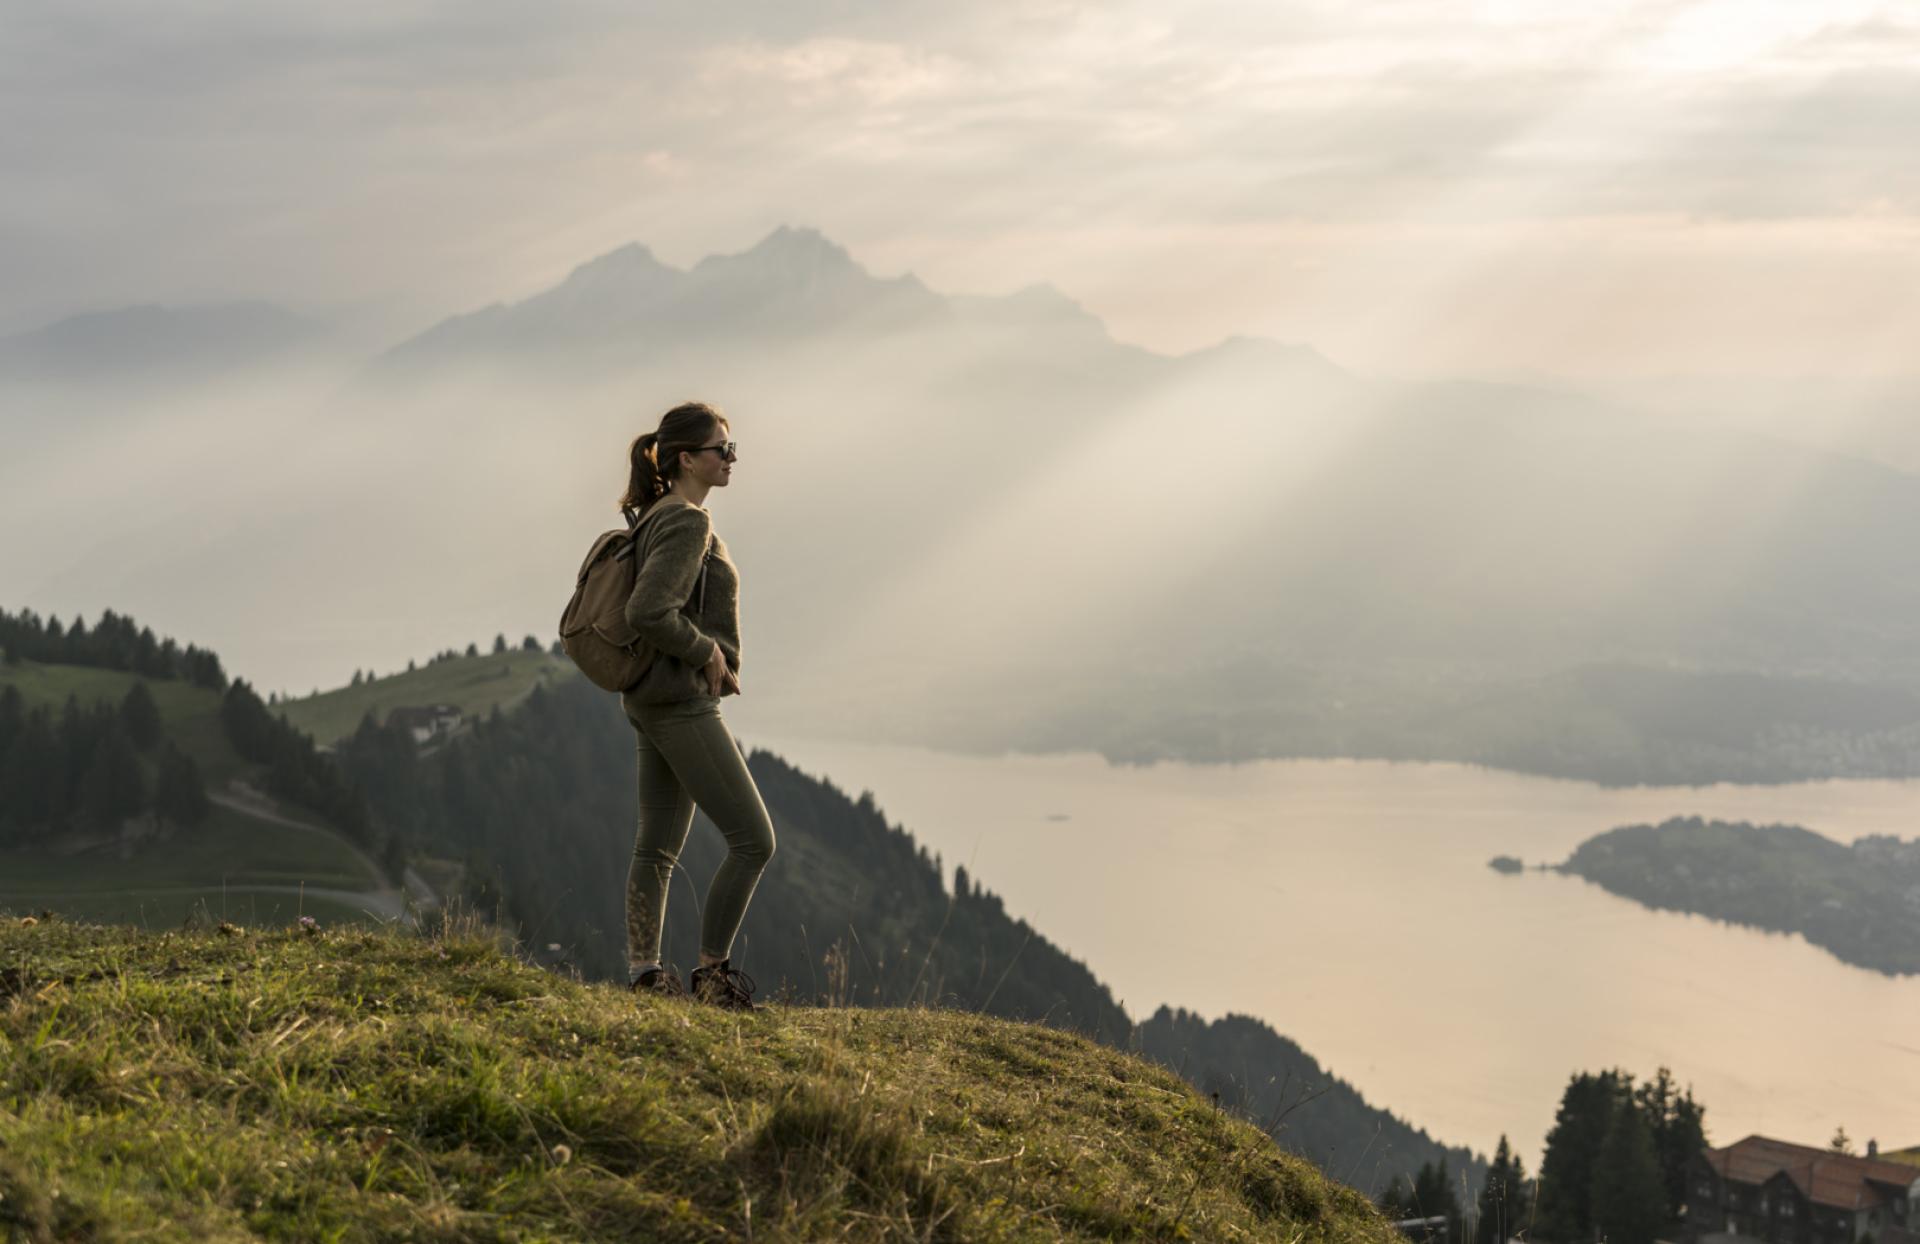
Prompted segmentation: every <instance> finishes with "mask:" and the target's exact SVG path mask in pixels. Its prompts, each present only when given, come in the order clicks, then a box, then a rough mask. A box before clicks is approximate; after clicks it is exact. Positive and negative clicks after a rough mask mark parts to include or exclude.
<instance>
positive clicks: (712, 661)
mask: <svg viewBox="0 0 1920 1244" xmlns="http://www.w3.org/2000/svg"><path fill="white" fill-rule="evenodd" d="M700 672H701V673H703V674H705V675H706V676H707V687H708V692H707V694H709V695H738V694H740V680H739V679H738V678H736V677H734V674H733V671H732V670H731V669H728V668H727V654H726V653H724V652H722V651H721V650H720V645H719V644H715V645H714V646H713V655H712V656H710V657H708V658H707V663H706V665H705V666H704V667H702V669H701V671H700Z"/></svg>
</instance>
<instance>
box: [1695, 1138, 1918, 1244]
mask: <svg viewBox="0 0 1920 1244" xmlns="http://www.w3.org/2000/svg"><path fill="white" fill-rule="evenodd" d="M1874 1148H1875V1147H1874V1146H1873V1145H1871V1144H1869V1146H1868V1155H1867V1156H1866V1157H1860V1156H1857V1155H1855V1154H1850V1153H1835V1152H1834V1151H1833V1150H1832V1149H1818V1148H1815V1147H1813V1146H1811V1145H1796V1144H1793V1143H1791V1142H1789V1141H1784V1140H1772V1139H1770V1138H1768V1137H1765V1136H1749V1137H1747V1138H1746V1139H1745V1140H1740V1141H1735V1142H1734V1143H1733V1144H1731V1145H1727V1146H1726V1147H1724V1148H1721V1149H1707V1150H1704V1151H1702V1152H1701V1153H1700V1154H1699V1155H1697V1156H1696V1157H1695V1158H1694V1160H1693V1166H1692V1169H1691V1170H1690V1171H1689V1173H1688V1177H1687V1224H1688V1232H1687V1234H1688V1236H1689V1238H1690V1239H1691V1240H1692V1241H1694V1244H1721V1242H1722V1241H1737V1240H1766V1241H1770V1242H1771V1244H1856V1242H1857V1241H1859V1240H1861V1239H1862V1238H1864V1237H1867V1236H1871V1237H1872V1239H1873V1241H1874V1244H1920V1233H1917V1232H1916V1231H1915V1227H1916V1226H1920V1166H1912V1165H1909V1164H1907V1163H1904V1162H1898V1161H1890V1160H1888V1159H1887V1158H1884V1157H1881V1156H1880V1155H1879V1154H1878V1153H1877V1152H1875V1151H1874Z"/></svg>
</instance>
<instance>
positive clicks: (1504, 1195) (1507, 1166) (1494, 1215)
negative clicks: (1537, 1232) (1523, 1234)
mask: <svg viewBox="0 0 1920 1244" xmlns="http://www.w3.org/2000/svg"><path fill="white" fill-rule="evenodd" d="M1477 1208H1478V1210H1479V1214H1478V1216H1477V1218H1476V1220H1475V1223H1474V1233H1473V1238H1474V1241H1475V1244H1506V1241H1508V1240H1510V1239H1512V1238H1513V1236H1514V1233H1515V1232H1517V1231H1518V1230H1520V1229H1521V1228H1522V1227H1524V1226H1525V1225H1526V1222H1527V1172H1526V1167H1525V1165H1524V1164H1523V1163H1522V1162H1521V1160H1520V1155H1519V1154H1517V1153H1514V1152H1513V1151H1512V1150H1511V1149H1509V1148H1508V1146H1507V1138H1506V1136H1505V1135H1504V1134H1502V1135H1501V1137H1500V1147H1499V1148H1498V1149H1497V1150H1495V1151H1494V1155H1493V1165H1492V1166H1490V1167H1488V1168H1487V1181H1486V1183H1485V1184H1483V1185H1481V1188H1480V1197H1479V1200H1478V1202H1477Z"/></svg>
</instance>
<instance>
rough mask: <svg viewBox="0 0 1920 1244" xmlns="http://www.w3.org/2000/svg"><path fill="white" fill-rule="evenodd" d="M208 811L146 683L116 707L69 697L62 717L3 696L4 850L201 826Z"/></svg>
mask: <svg viewBox="0 0 1920 1244" xmlns="http://www.w3.org/2000/svg"><path fill="white" fill-rule="evenodd" d="M209 810H210V805H209V803H208V800H207V791H206V785H205V783H204V782H203V781H202V780H201V777H200V769H199V766H198V765H196V764H195V763H194V761H193V758H192V757H191V756H188V755H187V754H186V753H185V752H182V751H181V750H180V749H179V748H177V747H175V746H174V745H173V742H172V740H170V739H167V738H166V737H165V734H164V730H163V727H162V723H161V720H160V709H159V706H158V705H157V704H156V703H155V702H154V699H153V693H152V692H151V691H149V690H148V689H147V684H146V683H145V682H136V683H134V684H133V686H132V687H131V688H129V689H128V691H127V694H126V695H125V697H123V698H122V699H121V700H120V702H119V703H118V704H117V705H116V704H114V703H113V702H111V701H105V700H103V701H99V702H97V703H94V704H91V705H86V706H82V705H81V703H80V701H79V699H78V698H77V697H75V696H72V695H69V696H68V697H67V701H66V704H65V705H64V706H62V708H61V709H60V711H59V712H58V713H55V712H54V711H53V709H52V708H51V706H49V705H44V704H42V705H39V706H37V707H35V708H32V709H28V708H27V707H26V706H25V703H24V700H23V697H22V696H21V695H20V692H19V689H18V688H16V687H12V686H8V687H3V688H0V846H26V845H31V844H34V843H38V842H43V841H47V840H50V839H52V838H55V837H59V836H61V835H64V834H68V833H72V832H76V831H86V830H92V831H96V832H102V831H110V830H116V829H118V828H119V827H120V826H121V825H122V824H123V823H124V822H125V821H127V820H128V819H130V818H133V817H137V816H140V815H142V814H148V813H150V814H152V815H153V816H154V817H155V818H157V820H158V821H159V822H161V823H162V824H166V825H174V826H181V825H197V824H199V823H200V822H201V821H203V820H205V819H206V816H207V813H208V811H209Z"/></svg>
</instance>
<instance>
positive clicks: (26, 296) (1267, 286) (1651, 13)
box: [0, 0, 1920, 374]
mask: <svg viewBox="0 0 1920 1244" xmlns="http://www.w3.org/2000/svg"><path fill="white" fill-rule="evenodd" d="M0 23H4V26H5V35H4V38H3V39H0V108H4V110H5V112H6V114H7V116H8V117H9V119H10V124H9V125H8V126H6V127H5V128H4V130H0V167H5V168H6V169H7V170H8V182H9V187H10V189H9V193H8V195H7V196H6V199H5V201H4V202H0V270H4V271H5V272H6V273H7V274H8V279H7V280H6V282H4V286H0V331H12V330H20V329H24V328H28V327H32V326H34V325H36V324H38V323H42V322H45V321H46V320H48V319H51V318H54V317H56V316H58V315H62V314H67V313H70V312H72V311H76V310H81V309H86V308H91V307H98V306H110V305H119V304H125V303H130V302H144V301H164V302H193V301H206V300H214V299H221V298H231V297H265V298H269V299H274V300H277V301H281V302H285V303H288V304H290V305H293V306H295V307H296V308H298V309H301V310H308V311H319V312H322V313H326V314H334V315H339V316H343V317H344V316H359V317H361V318H362V319H363V320H365V321H368V322H377V323H379V324H381V325H382V326H383V328H385V327H388V326H390V327H392V328H394V329H402V328H411V327H418V326H420V325H422V324H424V323H426V322H429V321H431V320H433V319H436V318H438V317H439V316H441V315H443V314H445V313H447V312H450V311H453V310H458V309H462V308H465V307H468V306H472V305H476V304H482V303H486V302H491V301H494V300H496V299H499V298H503V297H514V296H519V295H521V294H524V293H526V292H528V291H529V290H531V289H534V288H538V287H540V286H542V285H545V284H547V283H549V282H550V281H551V280H552V279H553V278H554V277H555V276H556V275H558V274H559V273H562V272H564V271H566V270H567V269H568V268H570V267H571V266H573V265H574V264H576V263H578V262H580V261H581V260H583V259H585V258H588V257H590V256H592V255H594V254H598V253H601V252H603V251H605V250H608V249H611V248H612V247H614V246H617V245H619V244H621V243H623V242H626V241H630V240H634V239H639V240H642V241H645V242H647V243H648V244H649V245H650V246H652V247H653V248H654V249H655V250H656V251H658V252H659V253H660V254H662V255H663V256H664V257H666V258H668V259H670V260H673V261H675V262H682V263H684V262H689V261H691V260H693V259H696V258H698V257H699V256H700V255H702V254H705V253H708V252H712V251H727V250H738V249H741V248H742V247H744V246H746V245H748V244H750V243H751V242H752V241H754V240H755V239H757V238H758V237H759V236H761V235H762V234H764V233H765V232H766V231H767V230H768V229H770V228H771V227H773V226H774V225H776V224H778V223H781V222H783V221H794V222H803V223H808V224H813V225H817V226H819V227H821V228H822V229H824V230H825V231H826V232H827V233H828V234H829V235H831V236H833V237H834V238H836V239H837V240H839V241H841V242H843V243H845V244H847V245H848V246H849V247H850V248H851V249H852V250H853V251H854V253H855V254H856V255H858V256H860V257H861V258H862V259H863V260H865V261H866V262H868V263H869V264H870V266H873V267H875V268H876V269H877V270H880V271H883V272H897V271H903V270H913V271H915V272H917V273H919V274H920V275H921V276H923V277H925V278H926V279H928V280H929V281H930V282H931V283H933V284H935V285H937V286H939V287H941V288H945V289H950V290H967V291H979V292H999V291H1005V290H1008V289H1012V288H1015V287H1018V286H1020V285H1024V284H1027V283H1029V282H1032V281H1037V280H1050V281H1052V282H1054V283H1055V284H1057V285H1059V286H1061V287H1062V288H1064V289H1067V290H1068V291H1069V292H1070V293H1073V294H1074V295H1076V296H1077V297H1080V298H1082V299H1083V300H1084V301H1086V302H1087V303H1088V305H1089V306H1090V307H1091V309H1093V310H1094V311H1096V312H1098V313H1100V314H1102V315H1104V316H1105V317H1106V318H1107V319H1108V320H1109V322H1110V323H1112V324H1113V326H1114V328H1115V330H1116V332H1117V333H1119V334H1120V335H1121V336H1123V337H1125V338H1128V339H1130V340H1137V341H1140V342H1142V343H1144V344H1148V345H1150V346H1154V347H1156V348H1161V349H1170V350H1172V349H1186V348H1192V347H1194V346H1197V345H1201V344H1205V343H1206V342H1209V341H1211V340H1214V339H1217V338H1218V337H1220V336H1223V335H1225V334H1228V333H1232V332H1260V333H1266V334H1270V335H1274V336H1279V337H1282V338H1286V339H1292V340H1307V341H1312V342H1314V343H1315V344H1317V345H1319V346H1321V347H1322V348H1323V349H1326V350H1327V351H1328V352H1329V353H1331V354H1332V355H1333V356H1335V357H1336V358H1341V359H1343V361H1350V362H1353V363H1355V364H1357V365H1361V366H1365V367H1371V368H1375V369H1385V370H1393V369H1396V368H1398V369H1404V370H1410V371H1421V370H1449V369H1461V370H1482V371H1485V370H1500V369H1509V370H1524V369H1544V370H1556V371H1563V372H1571V373H1581V372H1587V373H1595V374H1609V373H1633V372H1643V373H1644V372H1658V371H1666V370H1701V371H1741V370H1743V369H1747V368H1758V369H1762V370H1766V369H1773V368H1781V367H1785V368H1787V369H1789V370H1800V371H1807V370H1814V371H1818V370H1833V371H1865V372H1873V371H1885V370H1891V369H1896V368H1897V367H1898V366H1899V365H1900V364H1899V359H1898V355H1897V353H1896V352H1895V351H1896V346H1895V345H1894V344H1893V342H1892V340H1891V338H1894V337H1898V336H1900V335H1902V334H1900V333H1898V332H1892V333H1887V334H1886V335H1887V336H1888V338H1889V341H1888V342H1887V343H1885V345H1884V346H1883V345H1881V344H1876V342H1877V341H1878V330H1879V329H1881V328H1884V327H1885V326H1886V325H1888V324H1889V322H1891V323H1892V324H1894V325H1901V324H1904V325H1908V326H1911V325H1912V324H1913V322H1914V320H1915V318H1916V311H1917V310H1920V308H1916V306H1915V302H1914V297H1913V295H1910V294H1908V293H1907V292H1906V291H1908V290H1912V289H1915V288H1920V281H1916V280H1915V278H1916V277H1920V247H1916V245H1915V242H1916V240H1917V239H1920V159H1916V158H1915V156H1914V155H1913V154H1912V143H1911V134H1910V127H1908V126H1906V125H1905V124H1904V122H1906V120H1907V119H1909V118H1911V117H1913V116H1915V115H1920V70H1916V68H1915V66H1916V65H1917V64H1920V55H1917V54H1920V19H1916V18H1915V16H1914V15H1913V13H1912V11H1911V10H1910V9H1908V8H1906V7H1905V6H1897V5H1892V4H1869V3H1857V2H1853V0H1841V2H1839V3H1835V4H1829V5H1822V6H1818V11H1817V12H1816V11H1814V10H1812V9H1809V8H1808V7H1807V6H1804V5H1797V4H1787V3H1769V2H1760V0H1744V2H1742V3H1738V4H1735V3H1731V2H1730V0H1707V2H1705V3H1676V2H1673V0H1658V2H1647V3H1628V4H1618V5H1609V6H1601V7H1600V8H1598V9H1596V8H1592V7H1589V6H1566V7H1565V8H1564V9H1563V10H1562V11H1560V12H1557V13H1556V12H1551V11H1548V10H1545V9H1543V7H1542V6H1538V5H1519V4H1507V3H1481V4H1468V3H1464V2H1453V3H1437V2H1435V3H1400V4H1394V5H1384V6H1380V5H1376V6H1364V7H1363V8H1362V9H1361V10H1359V11H1357V12H1355V11H1351V10H1349V9H1347V8H1344V7H1336V6H1333V5H1331V4H1319V3H1289V4H1283V5H1270V4H1264V3H1263V4H1253V3H1223V2H1216V3H1209V4H1200V5H1181V6H1171V5H1157V6H1156V5H1147V4H1140V3H1136V4H1123V5H1099V6H1093V5H1079V4H1068V3H1051V4H1047V3H1043V4H1035V5H1023V6H1019V7H1018V9H1017V11H1011V12H1010V11H1008V9H1007V7H1006V6H989V5H979V4H967V3H962V4H957V5H955V4H948V5H932V4H916V3H909V4H892V5H886V6H879V5H841V4H832V5H829V4H824V3H816V4H772V3H767V4H757V5H756V4H744V5H724V6H693V5H680V6H657V5H646V6H633V5H616V4H611V3H590V4H583V3H569V4H560V5H547V6H539V7H537V8H529V7H526V6H519V5H508V4H504V3H494V4H468V3H463V4H458V5H455V4H410V5H380V6H375V5H361V4H344V5H335V6H322V7H320V8H312V7H309V8H306V9H302V10H276V11H268V10H267V9H263V8H261V7H260V6H246V5H238V4H214V3H200V4H189V5H170V6H166V8H165V9H156V8H153V7H152V6H148V5H140V4H134V3H131V2H126V3H99V2H96V3H78V4H70V3H50V2H41V0H33V2H30V3H26V4H21V5H15V6H12V7H10V9H9V12H8V15H7V16H6V17H5V18H0ZM1676 287H1677V288H1678V289H1679V290H1680V291H1683V292H1684V293H1683V301H1684V302H1685V303H1686V304H1687V307H1688V309H1687V311H1686V314H1685V316H1684V317H1680V316H1678V315H1676V314H1675V313H1672V312H1669V311H1666V310H1663V308H1666V307H1668V306H1669V305H1670V303H1671V301H1672V299H1673V298H1674V297H1675V289H1676ZM1756 290H1758V291H1759V301H1758V302H1757V303H1756V300H1755V291H1756ZM1809 291H1812V297H1813V298H1814V299H1815V301H1814V302H1813V303H1811V304H1810V303H1809ZM1467 308H1471V309H1470V310H1467ZM1722 312H1724V313H1725V314H1724V315H1723V314H1721V313H1722ZM1440 320H1445V321H1447V322H1446V323H1445V325H1444V331H1443V332H1441V333H1439V334H1438V335H1436V334H1434V333H1433V332H1432V331H1431V328H1432V326H1433V325H1434V324H1435V323H1436V322H1437V321H1440ZM1905 335H1910V334H1905ZM1863 342H1864V343H1866V344H1863Z"/></svg>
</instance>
